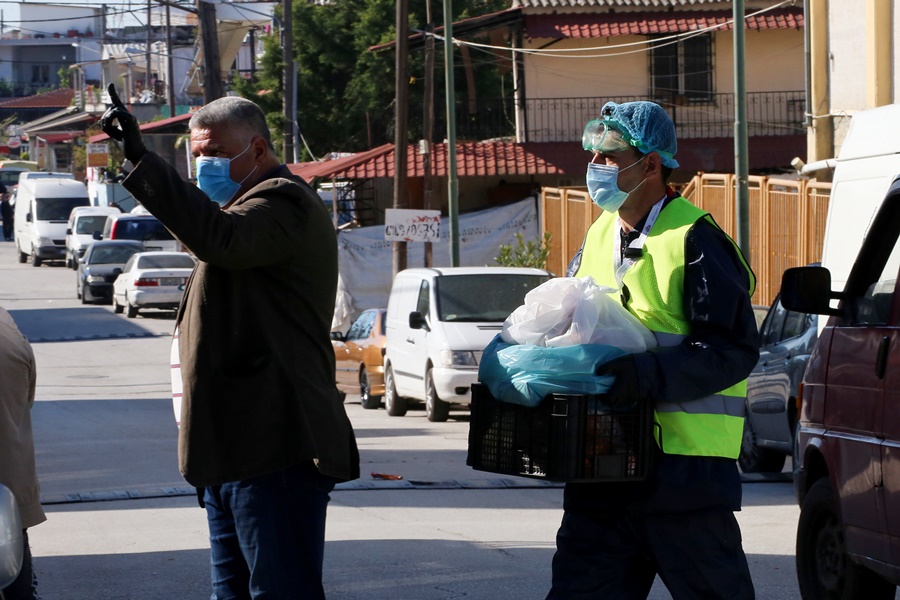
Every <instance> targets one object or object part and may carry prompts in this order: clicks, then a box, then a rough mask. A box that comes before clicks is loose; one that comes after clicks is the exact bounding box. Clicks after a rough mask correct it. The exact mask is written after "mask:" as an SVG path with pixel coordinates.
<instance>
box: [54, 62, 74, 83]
mask: <svg viewBox="0 0 900 600" xmlns="http://www.w3.org/2000/svg"><path fill="white" fill-rule="evenodd" d="M56 74H57V75H59V87H61V88H67V87H70V86H71V85H72V69H70V68H69V67H60V68H59V70H58V71H57V72H56Z"/></svg>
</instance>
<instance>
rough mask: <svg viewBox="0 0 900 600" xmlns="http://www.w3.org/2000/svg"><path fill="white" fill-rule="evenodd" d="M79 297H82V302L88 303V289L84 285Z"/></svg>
mask: <svg viewBox="0 0 900 600" xmlns="http://www.w3.org/2000/svg"><path fill="white" fill-rule="evenodd" d="M78 297H79V298H81V303H82V304H87V303H88V299H87V291H86V290H85V288H84V287H82V288H81V292H80V293H79V294H78Z"/></svg>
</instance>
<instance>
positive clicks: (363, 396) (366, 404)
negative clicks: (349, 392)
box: [359, 369, 381, 409]
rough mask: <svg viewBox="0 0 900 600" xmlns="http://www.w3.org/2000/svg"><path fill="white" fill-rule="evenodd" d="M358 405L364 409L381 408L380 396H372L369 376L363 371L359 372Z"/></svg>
mask: <svg viewBox="0 0 900 600" xmlns="http://www.w3.org/2000/svg"><path fill="white" fill-rule="evenodd" d="M359 403H360V404H361V405H362V407H363V408H366V409H373V408H378V407H379V406H381V396H373V395H372V389H371V388H370V387H369V374H368V373H366V370H365V369H360V370H359Z"/></svg>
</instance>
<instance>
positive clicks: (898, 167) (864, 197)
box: [819, 104, 900, 330]
mask: <svg viewBox="0 0 900 600" xmlns="http://www.w3.org/2000/svg"><path fill="white" fill-rule="evenodd" d="M828 162H831V161H828ZM833 162H834V164H835V165H836V166H835V170H834V178H833V180H832V187H831V198H830V200H829V202H828V217H827V222H826V225H825V241H824V247H823V248H822V266H823V267H825V268H827V269H828V270H829V271H830V272H831V277H832V280H831V286H832V289H834V290H842V289H844V285H845V284H846V283H847V276H848V275H849V274H850V268H851V267H852V266H853V262H854V261H855V260H856V255H857V253H858V251H859V248H860V245H861V244H862V240H863V238H865V236H866V234H867V233H868V231H869V227H870V226H871V224H872V221H873V219H874V218H875V213H876V212H877V211H878V208H879V207H880V206H881V202H882V200H883V199H884V197H885V194H886V193H887V190H888V188H889V187H890V185H891V182H892V181H893V180H894V178H895V177H896V176H897V175H898V174H900V104H891V105H889V106H882V107H880V108H873V109H871V110H864V111H861V112H858V113H856V114H855V115H853V119H852V120H851V121H850V128H849V130H848V131H847V137H846V138H845V140H844V143H843V144H842V145H841V150H840V154H839V155H838V157H837V160H835V161H833ZM826 321H827V319H819V329H820V330H821V329H822V327H824V325H825V322H826Z"/></svg>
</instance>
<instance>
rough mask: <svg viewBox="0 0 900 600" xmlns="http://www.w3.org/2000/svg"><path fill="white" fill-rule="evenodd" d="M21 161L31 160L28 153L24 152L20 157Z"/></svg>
mask: <svg viewBox="0 0 900 600" xmlns="http://www.w3.org/2000/svg"><path fill="white" fill-rule="evenodd" d="M19 160H31V156H29V155H28V153H27V152H23V153H22V154H20V155H19Z"/></svg>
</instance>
